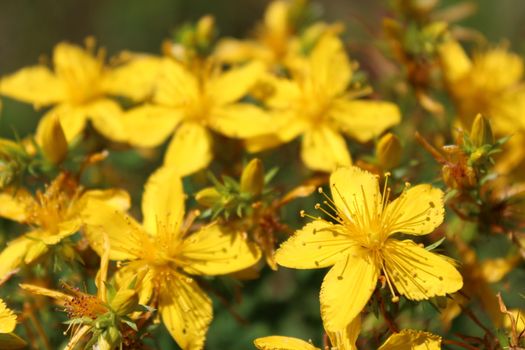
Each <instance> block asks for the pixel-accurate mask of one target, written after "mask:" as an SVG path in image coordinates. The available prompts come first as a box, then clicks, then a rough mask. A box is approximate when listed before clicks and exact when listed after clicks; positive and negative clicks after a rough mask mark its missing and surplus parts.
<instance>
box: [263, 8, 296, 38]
mask: <svg viewBox="0 0 525 350" xmlns="http://www.w3.org/2000/svg"><path fill="white" fill-rule="evenodd" d="M290 5H291V4H290V3H288V2H286V1H272V2H271V3H269V4H268V7H267V8H266V11H265V12H264V25H265V26H266V28H265V29H266V30H267V31H268V32H269V33H271V34H273V35H279V34H280V35H285V34H286V33H287V32H288V31H289V27H290V24H289V23H290Z"/></svg>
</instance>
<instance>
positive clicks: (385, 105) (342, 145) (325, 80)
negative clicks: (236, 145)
mask: <svg viewBox="0 0 525 350" xmlns="http://www.w3.org/2000/svg"><path fill="white" fill-rule="evenodd" d="M292 68H293V69H292V78H293V79H292V80H288V79H283V78H273V77H270V78H268V84H270V86H273V88H274V90H275V91H274V93H273V95H271V96H270V97H269V98H268V99H267V101H266V102H267V103H268V106H269V107H270V108H271V109H272V110H273V114H274V119H275V122H274V125H275V128H274V129H273V130H275V132H273V133H269V135H266V136H263V137H258V138H254V139H251V140H250V141H249V142H248V148H249V150H251V151H254V152H256V151H259V150H262V149H264V148H267V147H271V146H275V145H278V144H280V143H283V142H289V141H291V140H293V139H295V138H296V137H298V136H300V135H302V145H301V157H302V159H303V162H304V163H305V164H306V166H307V167H309V168H311V169H314V170H320V171H327V172H328V171H332V170H334V169H335V168H336V167H337V166H340V165H350V164H351V157H350V153H349V152H348V150H347V146H346V142H345V139H344V137H343V135H342V134H341V133H344V134H347V135H349V136H351V137H353V138H355V139H357V140H358V141H360V142H366V141H369V140H370V139H372V138H373V137H374V136H377V135H379V134H380V133H382V132H383V131H384V130H385V129H387V128H389V127H391V126H393V125H396V124H397V123H399V121H400V112H399V109H398V108H397V106H396V105H394V104H392V103H389V102H381V101H372V100H357V99H355V97H356V96H358V95H360V94H363V93H364V92H365V91H366V90H361V91H350V90H348V89H347V88H348V85H349V83H350V81H351V79H352V74H353V72H352V67H351V64H350V62H349V60H348V57H347V55H346V53H345V51H344V48H343V44H342V42H341V41H340V39H339V38H337V37H336V36H334V35H325V36H324V37H323V38H321V39H320V42H319V43H318V44H317V45H316V46H315V48H314V49H313V51H312V52H311V53H310V56H309V57H308V58H306V59H303V60H297V61H296V62H295V63H294V67H292Z"/></svg>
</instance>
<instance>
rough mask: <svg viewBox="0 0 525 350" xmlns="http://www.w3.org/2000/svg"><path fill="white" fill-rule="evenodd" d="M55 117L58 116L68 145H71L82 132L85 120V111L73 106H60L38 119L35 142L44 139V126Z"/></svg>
mask: <svg viewBox="0 0 525 350" xmlns="http://www.w3.org/2000/svg"><path fill="white" fill-rule="evenodd" d="M55 115H56V116H58V119H59V121H60V125H61V126H62V130H63V131H64V135H65V136H66V140H67V142H68V143H71V141H73V139H75V138H76V137H77V136H78V135H79V134H80V133H81V132H82V130H84V126H85V125H86V120H87V115H86V111H85V109H84V108H82V107H77V106H74V105H69V104H60V105H58V106H57V107H55V108H53V109H51V110H50V111H49V112H47V113H46V114H45V115H44V116H43V117H42V118H41V119H40V122H39V123H38V127H37V130H36V139H37V140H42V139H43V138H44V134H45V129H46V125H47V124H48V123H51V122H52V120H53V119H54V118H56V117H55Z"/></svg>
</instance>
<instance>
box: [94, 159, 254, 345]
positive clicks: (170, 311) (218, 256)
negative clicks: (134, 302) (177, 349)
mask: <svg viewBox="0 0 525 350" xmlns="http://www.w3.org/2000/svg"><path fill="white" fill-rule="evenodd" d="M86 213H87V215H86V216H85V224H86V226H85V231H86V234H87V235H88V237H89V239H90V241H91V244H92V246H93V248H94V249H95V251H97V252H98V253H99V254H100V255H102V254H103V253H104V247H103V241H102V238H103V235H104V234H107V235H108V238H109V243H110V247H111V248H110V253H109V256H110V258H111V259H114V260H128V261H129V262H128V263H127V264H126V265H125V267H123V268H122V269H121V270H120V271H119V275H120V276H121V277H122V278H124V277H125V276H129V275H134V274H136V273H144V274H145V277H144V281H143V284H142V286H141V287H140V302H141V304H146V303H148V302H149V303H150V304H152V305H155V306H158V310H159V313H160V315H161V316H162V320H163V321H164V324H165V325H166V328H167V329H168V331H169V332H170V334H171V335H172V337H173V338H174V339H175V340H176V341H177V343H178V344H179V345H180V346H181V347H182V348H183V349H201V348H202V347H203V344H204V340H205V335H206V331H207V329H208V325H209V323H210V322H211V319H212V305H211V300H210V299H209V297H208V296H207V295H206V293H204V291H203V290H202V289H201V288H200V287H199V285H198V283H197V281H196V280H195V279H193V278H192V277H191V275H222V274H228V273H231V272H235V271H240V270H242V269H244V268H247V267H249V266H251V265H253V264H255V263H256V262H257V261H258V260H259V258H260V252H259V250H258V249H257V248H256V246H254V245H252V244H250V243H248V242H247V240H246V237H244V236H243V234H242V233H241V232H233V231H229V230H226V229H224V228H223V227H221V226H220V225H218V224H217V223H211V224H209V225H207V226H204V227H202V228H201V229H199V230H198V231H197V232H195V233H193V234H189V235H188V234H187V231H188V229H189V227H190V225H191V222H192V221H193V219H194V218H195V214H190V215H189V218H188V219H186V221H185V222H184V223H183V221H182V220H183V217H184V193H183V189H182V183H181V181H180V178H179V175H178V173H177V172H176V171H174V170H173V169H171V168H161V169H160V170H158V171H157V172H155V173H154V174H153V175H152V176H151V177H150V178H149V180H148V182H147V183H146V185H145V190H144V195H143V200H142V213H143V218H144V220H143V225H140V224H139V223H138V222H136V221H135V220H134V219H133V218H132V217H130V216H128V215H126V214H124V213H122V212H119V211H115V210H114V209H113V208H111V207H110V206H108V205H107V204H104V203H95V202H90V203H89V204H88V205H87V210H86Z"/></svg>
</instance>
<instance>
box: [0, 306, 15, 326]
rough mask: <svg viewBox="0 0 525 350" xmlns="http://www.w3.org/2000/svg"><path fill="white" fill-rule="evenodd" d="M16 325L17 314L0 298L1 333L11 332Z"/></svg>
mask: <svg viewBox="0 0 525 350" xmlns="http://www.w3.org/2000/svg"><path fill="white" fill-rule="evenodd" d="M15 327H16V315H15V314H14V312H13V311H12V310H11V309H9V308H8V307H7V305H6V304H5V303H4V301H3V300H2V299H0V333H11V332H12V331H14V330H15Z"/></svg>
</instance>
